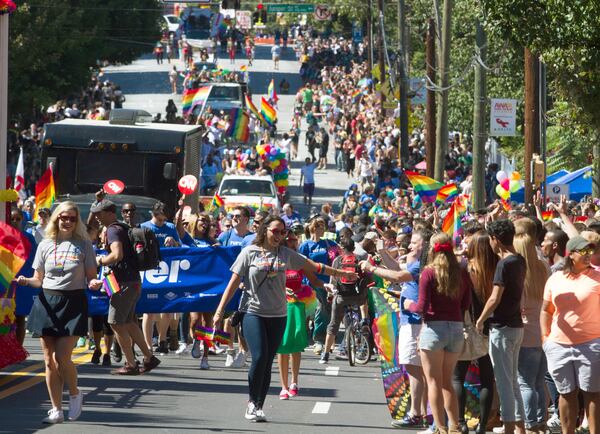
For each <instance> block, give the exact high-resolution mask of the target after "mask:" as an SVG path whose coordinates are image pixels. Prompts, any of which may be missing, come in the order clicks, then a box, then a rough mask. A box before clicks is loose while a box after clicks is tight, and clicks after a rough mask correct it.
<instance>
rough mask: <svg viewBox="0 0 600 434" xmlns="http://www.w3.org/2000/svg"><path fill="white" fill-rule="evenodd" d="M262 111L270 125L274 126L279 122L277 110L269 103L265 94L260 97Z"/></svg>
mask: <svg viewBox="0 0 600 434" xmlns="http://www.w3.org/2000/svg"><path fill="white" fill-rule="evenodd" d="M260 112H261V113H262V115H263V117H264V119H265V121H266V122H267V123H268V124H269V125H270V126H273V125H274V124H275V122H277V111H276V110H275V109H274V108H273V107H272V106H271V104H269V101H267V100H266V99H265V97H264V96H261V97H260Z"/></svg>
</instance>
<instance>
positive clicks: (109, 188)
mask: <svg viewBox="0 0 600 434" xmlns="http://www.w3.org/2000/svg"><path fill="white" fill-rule="evenodd" d="M102 189H103V190H104V191H105V192H106V193H107V194H119V193H121V192H122V191H123V190H125V184H123V181H119V180H118V179H111V180H110V181H106V182H105V183H104V187H102Z"/></svg>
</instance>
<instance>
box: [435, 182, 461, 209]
mask: <svg viewBox="0 0 600 434" xmlns="http://www.w3.org/2000/svg"><path fill="white" fill-rule="evenodd" d="M456 196H458V187H457V186H456V184H455V183H452V184H447V185H444V186H443V187H442V188H440V189H439V190H438V192H437V196H436V198H435V204H436V205H438V206H439V205H441V204H443V203H444V202H450V201H452V200H453V199H454V198H455V197H456Z"/></svg>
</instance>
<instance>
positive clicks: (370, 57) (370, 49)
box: [367, 0, 373, 78]
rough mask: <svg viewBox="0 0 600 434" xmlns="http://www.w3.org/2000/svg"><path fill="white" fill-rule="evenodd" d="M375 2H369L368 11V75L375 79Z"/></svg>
mask: <svg viewBox="0 0 600 434" xmlns="http://www.w3.org/2000/svg"><path fill="white" fill-rule="evenodd" d="M372 8H373V0H369V9H368V11H367V74H368V75H369V78H372V77H373V74H372V70H373V12H372Z"/></svg>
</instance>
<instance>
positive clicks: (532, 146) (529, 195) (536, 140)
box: [523, 48, 540, 203]
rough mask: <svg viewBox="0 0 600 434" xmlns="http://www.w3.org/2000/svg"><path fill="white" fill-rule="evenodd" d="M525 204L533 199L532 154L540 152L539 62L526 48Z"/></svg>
mask: <svg viewBox="0 0 600 434" xmlns="http://www.w3.org/2000/svg"><path fill="white" fill-rule="evenodd" d="M524 54H525V155H524V158H523V163H524V165H525V179H524V182H525V203H531V201H532V199H533V185H532V183H531V176H532V173H531V160H532V156H533V154H534V153H539V151H540V123H539V117H538V116H539V99H538V98H539V86H538V79H539V71H538V68H539V60H538V58H537V56H536V55H534V54H533V53H532V52H531V51H529V49H528V48H525V53H524Z"/></svg>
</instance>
